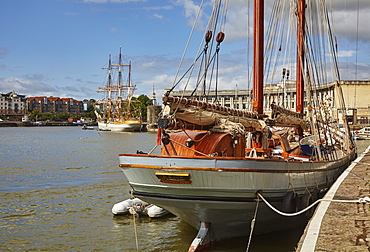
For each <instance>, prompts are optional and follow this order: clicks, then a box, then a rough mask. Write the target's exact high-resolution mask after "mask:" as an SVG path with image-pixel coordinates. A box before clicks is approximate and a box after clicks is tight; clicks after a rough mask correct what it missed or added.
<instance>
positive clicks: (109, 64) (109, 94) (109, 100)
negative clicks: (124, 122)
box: [107, 54, 112, 120]
mask: <svg viewBox="0 0 370 252" xmlns="http://www.w3.org/2000/svg"><path fill="white" fill-rule="evenodd" d="M107 87H108V88H107V89H108V98H107V100H108V101H107V102H108V104H107V117H108V120H110V118H111V109H112V108H111V100H112V61H111V55H110V54H109V63H108V83H107Z"/></svg>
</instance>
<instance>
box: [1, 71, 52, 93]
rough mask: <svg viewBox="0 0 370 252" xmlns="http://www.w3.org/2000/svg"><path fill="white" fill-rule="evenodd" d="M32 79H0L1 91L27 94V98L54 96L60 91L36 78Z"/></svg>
mask: <svg viewBox="0 0 370 252" xmlns="http://www.w3.org/2000/svg"><path fill="white" fill-rule="evenodd" d="M33 78H34V79H32V77H31V78H30V79H23V78H15V77H8V78H1V79H0V90H9V91H11V90H15V91H16V92H17V93H19V94H25V95H27V96H52V95H55V93H57V92H58V90H57V89H56V88H55V87H53V86H52V85H49V84H46V83H44V82H42V81H38V80H37V78H36V77H35V76H34V77H33Z"/></svg>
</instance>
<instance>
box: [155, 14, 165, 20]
mask: <svg viewBox="0 0 370 252" xmlns="http://www.w3.org/2000/svg"><path fill="white" fill-rule="evenodd" d="M153 16H154V17H156V18H159V19H162V18H163V16H162V15H159V14H154V15H153Z"/></svg>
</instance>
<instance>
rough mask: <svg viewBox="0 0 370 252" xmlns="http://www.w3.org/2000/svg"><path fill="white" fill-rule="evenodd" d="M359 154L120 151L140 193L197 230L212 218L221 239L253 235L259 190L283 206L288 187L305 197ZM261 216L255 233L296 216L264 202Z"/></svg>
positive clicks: (287, 224) (290, 221) (122, 163)
mask: <svg viewBox="0 0 370 252" xmlns="http://www.w3.org/2000/svg"><path fill="white" fill-rule="evenodd" d="M354 158H355V152H353V153H351V155H348V156H345V157H343V158H341V159H339V160H336V161H333V162H303V161H290V162H287V161H285V160H271V159H261V158H235V157H234V158H228V157H202V156H195V157H184V156H183V157H173V156H172V157H170V156H165V155H145V154H120V155H119V159H120V167H121V168H122V170H123V172H124V174H125V176H126V178H127V179H128V181H129V183H130V185H131V186H132V188H133V189H134V194H135V195H136V196H137V197H139V198H141V199H142V200H144V201H146V202H149V203H152V204H155V205H158V206H161V207H163V208H165V209H167V210H168V211H170V212H171V213H173V214H175V215H177V216H179V217H180V218H181V219H183V220H184V221H186V222H188V223H189V224H190V225H192V226H193V227H195V228H197V229H199V227H200V223H201V222H210V223H212V229H213V232H214V233H215V236H216V238H217V239H225V238H230V237H235V236H243V235H248V234H249V231H250V230H249V227H250V222H251V219H252V217H253V214H254V211H255V208H256V201H255V200H256V192H257V191H261V192H262V195H263V196H264V197H265V198H266V199H268V200H269V201H270V202H271V203H272V205H274V206H275V207H276V208H277V209H279V210H282V209H283V205H282V204H283V199H284V196H285V195H286V194H287V192H289V191H292V190H294V191H295V192H296V193H298V194H299V195H301V196H302V195H303V194H305V193H307V192H308V191H311V192H312V191H314V190H315V188H316V189H324V188H328V187H329V186H330V185H331V184H332V183H333V182H334V181H335V180H336V179H337V177H338V176H339V175H340V174H341V173H342V172H343V171H344V170H345V169H346V167H347V166H348V165H349V164H350V162H351V161H352V160H353V159H354ZM298 218H302V216H300V217H298ZM257 219H258V224H256V232H270V231H272V230H274V229H284V228H288V227H290V225H291V224H292V225H294V223H295V222H296V221H297V218H287V217H282V216H280V215H278V214H276V213H275V212H273V211H272V210H271V209H268V208H267V206H266V205H265V204H264V203H260V209H259V210H258V217H257ZM282 223H284V225H282Z"/></svg>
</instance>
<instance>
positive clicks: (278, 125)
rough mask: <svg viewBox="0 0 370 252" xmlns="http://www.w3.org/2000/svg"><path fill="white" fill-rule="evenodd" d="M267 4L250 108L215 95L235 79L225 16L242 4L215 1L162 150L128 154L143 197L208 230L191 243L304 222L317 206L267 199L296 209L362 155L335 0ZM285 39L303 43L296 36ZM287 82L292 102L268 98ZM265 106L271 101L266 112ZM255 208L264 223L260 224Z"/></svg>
mask: <svg viewBox="0 0 370 252" xmlns="http://www.w3.org/2000/svg"><path fill="white" fill-rule="evenodd" d="M266 2H267V1H266ZM268 2H269V3H270V4H272V6H273V8H272V12H271V14H270V15H269V16H268V17H266V19H270V23H269V25H266V27H268V28H267V30H266V32H265V31H264V27H265V26H264V20H265V16H264V5H265V2H264V1H261V0H260V1H257V0H256V1H255V2H254V6H253V8H252V9H253V10H254V11H253V15H254V19H253V20H254V25H253V26H254V32H253V35H254V39H253V57H250V58H251V60H252V62H253V73H252V74H251V75H253V80H249V79H248V78H245V80H244V83H246V84H245V85H249V83H250V84H251V85H252V99H251V100H250V101H249V102H250V105H249V107H247V108H238V107H226V106H224V105H223V101H222V100H220V99H219V98H218V97H217V90H220V86H221V85H222V84H224V83H223V81H224V80H225V79H227V78H226V77H225V79H224V78H222V77H221V71H220V65H219V62H221V60H220V58H221V55H222V48H224V47H227V46H228V43H227V32H228V31H227V30H226V29H227V28H229V29H232V27H231V26H228V25H227V18H226V13H228V12H227V7H228V6H229V5H231V4H233V3H232V2H231V1H230V2H228V1H221V0H216V1H214V6H213V11H212V13H211V14H210V15H209V16H210V21H209V25H208V26H207V28H206V30H205V32H204V40H203V41H202V42H201V43H202V46H201V50H199V53H198V54H197V55H196V56H195V57H194V61H193V63H192V64H191V65H190V66H189V68H188V69H186V70H184V71H183V72H184V74H183V75H179V77H178V78H177V79H175V80H174V82H173V85H172V86H171V87H169V89H168V91H167V93H166V94H165V95H164V97H163V109H162V112H161V115H160V118H159V120H158V137H157V142H156V143H153V145H155V146H156V148H160V153H156V154H154V149H155V148H153V150H151V151H149V152H148V153H144V152H143V151H138V153H137V154H127V153H125V154H120V155H119V162H120V167H121V168H122V170H123V172H124V174H125V176H126V178H127V180H128V181H129V183H130V185H131V187H132V188H133V194H134V195H135V196H136V197H138V198H140V199H142V200H144V201H145V202H149V203H152V204H155V205H158V206H160V207H163V208H165V209H167V210H168V211H170V212H171V213H173V214H175V215H177V216H179V217H180V218H181V219H183V220H184V221H186V222H188V223H189V224H190V225H192V226H193V227H195V228H196V229H198V230H199V233H198V236H197V237H196V238H195V239H194V241H193V243H192V244H191V245H190V249H189V251H195V250H199V249H200V248H204V247H206V246H210V245H212V244H213V242H215V241H217V240H222V239H226V238H230V237H236V236H248V235H249V234H250V233H251V232H252V231H253V232H255V233H263V232H271V231H272V230H279V229H287V228H290V227H292V226H294V225H297V224H298V223H302V221H305V220H307V218H309V217H310V216H311V214H312V210H311V211H306V212H305V213H304V214H301V215H298V216H296V217H284V216H281V215H279V214H277V213H275V212H273V211H272V210H271V209H270V208H269V207H268V206H267V205H266V204H265V203H264V202H262V201H261V198H260V197H259V195H261V196H263V198H265V199H266V200H267V201H268V202H270V203H271V204H272V205H273V206H274V207H275V208H277V209H279V210H280V211H282V212H285V213H294V212H298V211H300V210H302V209H304V208H306V207H307V206H309V205H310V204H311V203H313V202H314V201H316V200H317V199H319V198H320V197H322V196H323V195H324V194H325V192H326V190H327V189H328V188H329V187H330V185H331V184H333V182H334V181H335V180H336V179H337V178H338V176H340V174H341V173H342V172H343V171H344V169H346V167H347V166H348V165H349V164H350V163H351V161H352V160H353V159H354V158H355V157H356V148H355V145H354V143H353V140H352V137H351V132H350V131H349V128H348V124H347V122H346V116H345V111H346V110H345V104H344V99H343V95H342V91H341V86H340V75H339V71H338V66H337V60H336V59H337V55H336V50H335V46H334V45H335V43H334V42H333V39H334V37H333V32H332V30H331V25H330V23H331V20H330V17H331V15H329V14H328V10H330V8H329V7H330V6H328V4H329V3H326V2H325V1H316V0H298V1H287V0H276V1H268ZM234 4H235V3H234ZM248 9H251V8H248ZM244 14H245V15H248V13H244ZM318 21H320V22H318ZM265 33H266V34H265ZM288 35H294V36H293V37H294V39H293V38H292V39H287V36H288ZM224 40H225V41H224ZM324 48H326V49H324ZM248 60H249V58H248ZM293 62H295V64H293ZM235 64H237V62H235ZM181 65H182V63H180V66H181ZM329 66H330V67H331V69H330V70H329V69H328V68H329ZM179 69H180V68H179ZM180 70H181V69H180ZM276 73H282V74H281V76H277V74H276ZM225 74H226V73H225ZM330 81H335V82H336V83H337V84H336V85H335V86H334V88H333V90H329V91H328V93H327V95H326V96H322V95H319V94H317V93H316V89H317V87H318V86H319V85H325V83H329V82H330ZM288 84H289V85H290V86H292V85H293V86H294V89H295V94H296V95H295V97H294V100H290V98H291V97H290V98H289V99H288V98H287V99H284V100H277V99H276V96H275V97H273V96H269V90H271V89H272V88H275V87H277V86H281V87H283V88H281V92H286V90H287V89H286V85H288ZM224 86H225V84H224ZM239 86H240V85H239ZM183 87H185V89H184V90H182V88H183ZM246 89H247V87H246ZM175 90H178V92H177V93H176V92H175ZM209 90H216V92H214V93H215V94H216V95H215V96H213V97H210V96H209ZM181 91H184V92H185V91H191V93H192V95H193V96H192V97H191V98H184V97H182V96H181V95H174V94H179V93H180V94H181ZM334 93H335V94H336V95H335V97H334V96H332V94H334ZM284 97H287V94H284ZM288 100H289V102H287V101H288ZM265 104H269V105H270V106H269V109H268V110H265V109H264V105H265ZM257 205H258V207H257ZM256 214H257V216H258V221H257V222H256V225H255V226H254V227H253V230H251V221H252V220H253V219H254V217H255V215H256Z"/></svg>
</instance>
